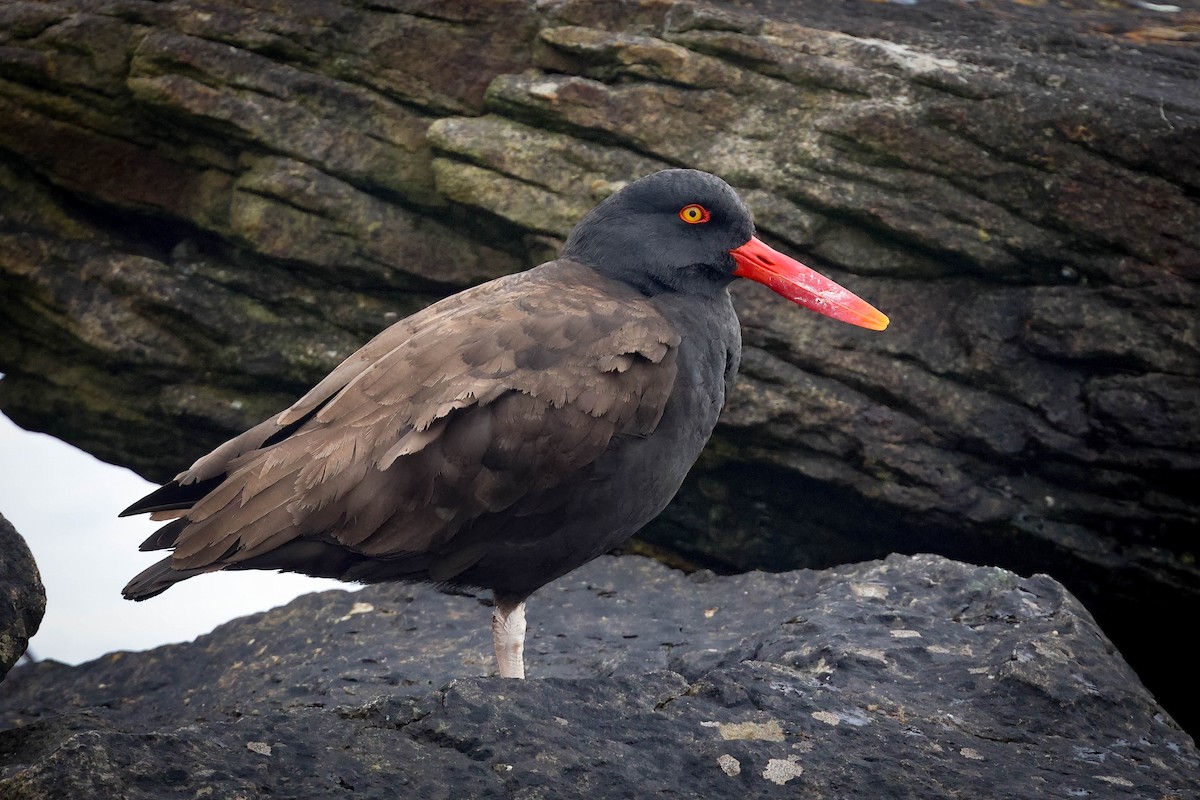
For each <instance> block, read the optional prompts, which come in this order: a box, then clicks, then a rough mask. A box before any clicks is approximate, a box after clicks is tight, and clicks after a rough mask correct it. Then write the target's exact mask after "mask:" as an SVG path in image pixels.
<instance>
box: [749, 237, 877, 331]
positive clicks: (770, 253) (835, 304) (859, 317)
mask: <svg viewBox="0 0 1200 800" xmlns="http://www.w3.org/2000/svg"><path fill="white" fill-rule="evenodd" d="M729 255H731V256H733V260H734V261H736V262H737V269H736V270H734V272H733V274H734V275H737V276H738V277H739V278H749V279H750V280H752V281H758V282H759V283H761V284H763V285H764V286H767V287H769V288H770V289H771V290H772V291H774V292H775V293H776V294H779V295H782V296H783V297H786V298H787V299H788V300H791V301H792V302H793V303H796V304H797V305H801V306H804V307H805V308H810V309H812V310H813V311H816V312H817V313H818V314H824V315H825V316H827V317H833V318H834V319H836V320H840V321H841V322H849V323H850V324H851V325H857V326H859V327H860V328H869V329H871V330H873V331H881V330H883V329H884V328H886V327H887V326H888V318H887V316H885V315H884V314H883V313H881V312H880V311H879V310H878V309H876V308H875V307H874V306H872V305H871V304H870V303H868V302H867V301H865V300H863V299H862V298H860V297H858V296H857V295H856V294H854V293H853V292H851V291H850V290H849V289H845V288H843V287H841V286H838V285H837V284H836V283H834V282H833V281H831V280H829V278H826V277H825V276H824V275H822V274H821V273H819V272H816V271H814V270H811V269H809V268H808V267H806V266H804V265H803V264H801V263H800V262H799V261H797V260H796V259H794V258H790V257H788V256H785V255H784V254H783V253H781V252H779V251H778V250H775V249H774V248H771V247H768V246H767V245H765V244H763V243H762V242H761V241H760V240H759V239H758V238H757V237H755V236H751V237H750V241H748V242H746V243H745V244H744V245H742V246H741V247H735V248H734V249H733V250H730V251H729Z"/></svg>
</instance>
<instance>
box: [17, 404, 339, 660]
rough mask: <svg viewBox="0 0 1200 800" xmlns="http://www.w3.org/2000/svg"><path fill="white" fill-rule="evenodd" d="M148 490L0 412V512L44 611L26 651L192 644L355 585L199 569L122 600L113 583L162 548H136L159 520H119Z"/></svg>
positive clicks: (86, 653)
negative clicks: (304, 598) (256, 616)
mask: <svg viewBox="0 0 1200 800" xmlns="http://www.w3.org/2000/svg"><path fill="white" fill-rule="evenodd" d="M185 466H187V465H186V464H183V465H181V468H182V467H185ZM154 487H155V485H154V484H151V483H148V482H147V481H145V480H144V479H142V478H141V477H139V476H138V475H135V474H134V473H133V472H130V471H129V470H127V469H124V468H122V467H114V466H112V465H111V464H105V463H104V462H102V461H99V460H98V459H96V458H93V457H92V456H90V455H88V454H87V453H84V452H83V451H81V450H77V449H75V448H74V447H71V446H70V445H67V444H64V443H63V442H60V441H59V440H57V439H54V438H53V437H50V436H47V435H45V434H40V433H29V432H27V431H24V430H22V429H21V428H19V427H17V426H16V425H15V424H14V423H13V422H12V421H11V420H9V419H8V418H7V417H5V416H3V415H0V514H3V515H4V516H5V517H7V518H8V521H9V522H11V523H12V525H13V527H15V528H16V529H17V532H18V533H20V534H21V535H22V536H23V537H24V538H25V542H26V543H27V544H28V545H29V549H30V550H31V551H32V552H33V557H34V559H35V560H36V561H37V565H38V568H39V569H40V570H41V573H42V582H43V583H44V584H45V586H46V617H45V619H43V620H42V626H41V629H40V630H39V631H38V633H37V635H36V636H35V637H34V638H33V641H32V642H31V643H30V646H29V649H30V650H31V651H32V653H33V655H34V656H36V657H37V658H39V659H45V658H53V659H55V660H57V661H63V662H66V663H68V664H78V663H81V662H83V661H89V660H91V659H93V658H96V657H98V656H101V655H103V654H105V653H108V652H111V651H114V650H146V649H149V648H151V647H155V646H157V645H160V644H165V643H167V642H183V641H190V640H192V639H194V638H196V637H197V636H199V635H200V634H202V633H207V632H208V631H210V630H212V629H213V628H214V627H216V626H217V625H219V624H220V623H222V622H226V621H228V620H230V619H234V618H235V617H240V616H244V615H246V614H250V613H253V612H255V611H265V610H267V609H269V608H273V607H275V606H278V605H282V604H284V603H286V602H287V601H289V600H291V599H292V598H294V597H296V596H297V595H301V594H304V593H306V592H312V591H320V590H324V589H331V588H340V589H352V588H354V585H352V584H344V583H340V582H338V581H332V580H321V579H317V578H308V577H305V576H302V575H280V574H278V573H274V572H258V571H249V572H231V573H216V574H212V575H200V576H197V577H195V578H192V579H191V580H187V581H184V582H183V583H179V584H176V585H175V586H174V587H172V588H171V589H169V590H168V591H167V592H165V593H164V594H161V595H159V596H158V597H155V598H152V599H150V600H146V601H143V602H140V603H134V602H131V601H129V600H125V599H123V598H122V597H121V587H123V586H124V585H125V584H126V583H127V582H128V581H129V579H130V578H132V577H133V576H134V575H136V574H137V573H138V572H140V571H141V570H142V569H144V568H145V567H147V566H148V565H150V564H151V563H153V562H154V561H157V560H158V559H160V558H162V557H163V555H165V553H140V552H138V549H137V548H138V545H139V544H141V542H142V540H143V539H145V538H146V537H147V536H149V535H150V534H151V533H152V532H153V531H154V530H155V528H157V527H158V524H157V523H153V522H150V521H148V520H146V519H144V518H143V517H127V518H125V519H118V518H117V514H118V512H120V511H121V509H123V508H125V507H126V506H128V505H129V504H130V503H132V502H133V501H134V500H137V499H138V498H139V497H142V496H143V495H145V494H146V493H148V492H149V491H151V490H152V489H154Z"/></svg>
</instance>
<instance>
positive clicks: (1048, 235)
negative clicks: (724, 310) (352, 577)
mask: <svg viewBox="0 0 1200 800" xmlns="http://www.w3.org/2000/svg"><path fill="white" fill-rule="evenodd" d="M1196 22H1197V20H1196V18H1195V16H1194V15H1192V14H1190V12H1180V13H1178V14H1170V13H1167V12H1161V11H1159V12H1156V11H1152V10H1137V9H1124V10H1121V11H1120V12H1119V13H1118V12H1108V11H1101V10H1093V9H1089V8H1059V7H1042V8H1025V7H1022V6H1019V5H1016V4H1013V5H1008V4H1003V5H1002V4H983V3H977V4H971V5H970V6H969V7H961V6H958V5H954V4H949V3H941V2H923V3H921V4H918V5H916V6H898V5H896V6H891V5H882V4H862V5H857V4H849V5H848V4H837V5H836V6H834V5H831V4H812V5H811V6H810V5H809V4H795V3H771V2H760V3H742V4H701V3H688V2H680V3H667V2H656V1H654V0H643V1H642V2H627V3H620V4H612V3H599V2H560V3H533V2H515V0H513V1H510V2H494V3H487V4H480V3H474V2H460V3H439V4H428V3H424V2H401V1H397V2H381V3H371V4H367V5H365V6H364V5H360V4H354V3H348V2H343V3H339V2H332V1H329V2H322V1H320V0H314V1H313V2H305V3H297V4H268V3H258V2H253V1H252V0H245V2H240V3H219V4H213V3H205V2H200V1H199V0H179V1H177V2H158V3H150V2H136V1H134V0H126V1H124V2H122V1H121V0H112V1H111V2H101V3H96V2H82V0H80V1H78V2H69V1H63V2H42V3H11V4H7V5H5V6H3V7H0V121H2V123H0V288H2V289H3V291H2V292H0V371H3V372H4V373H5V378H4V380H3V381H2V382H0V408H2V409H3V410H4V412H5V413H6V414H8V415H10V416H11V417H12V418H13V419H15V420H16V421H18V422H19V423H21V424H22V425H25V426H27V427H31V428H35V429H40V430H46V431H48V432H51V433H53V434H55V435H57V436H59V437H61V438H63V439H65V440H67V441H70V442H73V443H75V444H77V445H79V446H81V447H83V448H85V449H87V450H89V451H90V452H93V453H95V454H96V455H98V456H100V457H102V458H105V459H107V460H110V461H115V462H119V463H122V464H126V465H130V466H133V467H134V468H136V469H138V470H139V471H141V472H142V473H143V474H145V475H147V476H149V477H153V478H157V479H164V478H168V477H170V476H171V475H172V474H173V473H174V472H175V471H176V470H177V469H178V468H180V467H181V466H182V465H185V464H187V463H190V461H191V460H192V459H193V458H195V457H196V456H197V455H199V454H201V453H202V452H204V451H206V450H207V449H208V448H209V447H210V446H212V445H213V444H215V443H216V442H218V441H219V440H221V439H223V438H225V437H227V436H228V435H230V434H233V433H236V432H238V431H239V430H241V429H243V428H244V427H245V426H247V425H249V424H252V423H254V422H257V421H258V420H259V419H261V418H263V417H265V416H266V415H268V414H270V413H273V412H274V411H276V410H278V409H279V408H281V407H283V406H284V405H286V404H287V403H289V402H291V400H292V399H294V397H295V396H296V395H297V394H299V393H300V392H302V391H303V390H304V389H305V388H307V387H308V386H309V385H310V384H311V383H312V382H313V381H315V380H316V379H318V378H319V377H320V376H321V375H322V374H323V373H324V372H325V371H326V370H327V369H329V368H330V367H332V366H333V365H334V364H336V363H337V362H338V361H339V360H340V359H341V358H343V357H344V356H346V355H347V354H349V353H350V352H352V350H353V349H354V348H355V347H356V346H357V345H358V344H360V343H361V342H363V341H364V340H365V339H366V338H368V337H369V336H370V335H372V334H373V333H375V332H377V331H378V330H379V329H381V328H382V327H384V326H385V325H387V324H388V323H389V322H391V321H394V320H395V319H397V318H398V317H400V316H403V315H405V314H407V313H409V312H411V311H413V310H415V309H417V308H419V307H421V306H422V305H424V304H426V303H428V302H430V301H431V300H433V299H435V298H437V297H439V296H441V295H443V294H446V293H449V292H451V291H454V290H457V289H459V288H461V287H463V286H466V285H469V284H471V283H475V282H478V281H482V280H484V279H487V278H490V277H493V276H496V275H500V274H503V273H507V272H511V271H514V270H517V269H522V268H524V267H526V266H530V265H532V264H534V263H537V262H538V261H539V260H543V259H545V258H547V257H549V256H550V255H552V254H553V252H554V250H555V248H556V247H557V245H558V244H559V243H560V242H561V240H562V239H563V237H564V236H565V235H566V233H567V231H568V230H569V229H570V227H571V225H572V224H573V223H574V222H575V221H576V220H577V219H578V218H579V217H580V216H581V215H582V214H583V213H584V212H585V211H586V210H587V209H588V208H590V207H591V206H592V205H594V203H595V202H596V201H597V200H598V199H600V198H601V197H603V196H605V195H606V194H608V193H610V192H611V191H612V190H613V189H614V188H615V187H617V186H619V185H620V184H621V182H623V181H626V180H628V179H630V178H632V177H635V176H639V175H642V174H644V173H647V172H650V171H652V170H655V169H659V168H662V167H666V166H678V165H685V166H692V167H697V168H701V169H705V170H708V171H712V172H715V173H717V174H720V175H721V176H722V177H724V178H726V179H728V180H729V181H730V182H731V183H733V184H734V185H735V186H736V187H738V188H739V190H740V191H742V193H743V194H744V196H745V197H746V199H747V201H748V203H749V204H750V206H751V207H752V209H753V211H754V212H755V215H756V219H757V222H758V225H759V229H760V232H761V235H762V236H763V237H764V238H765V239H767V240H768V241H770V242H771V243H772V244H774V245H777V246H778V247H780V248H782V249H785V250H787V251H789V252H791V253H794V254H796V255H798V256H800V257H801V258H802V259H803V260H806V261H808V262H809V263H810V265H811V266H813V267H815V268H818V269H820V270H822V271H825V272H827V273H828V274H830V275H831V276H832V277H834V278H835V279H837V280H838V281H839V282H842V283H844V284H845V285H847V286H848V287H849V288H851V289H852V290H854V291H855V292H857V293H858V294H860V295H861V296H863V297H865V298H867V299H869V300H871V301H872V302H873V303H874V304H875V305H877V306H878V307H879V308H881V309H882V310H884V311H885V312H887V313H888V314H889V315H890V316H891V317H892V319H893V326H892V328H891V329H889V331H888V332H887V333H885V334H883V335H877V334H872V333H869V332H863V331H856V330H852V329H850V328H848V327H846V326H838V325H835V324H832V323H829V322H827V321H822V320H819V319H817V318H815V317H813V316H811V315H804V314H801V313H798V312H797V311H796V310H795V309H793V308H791V307H787V306H786V305H785V304H783V303H781V302H780V301H779V300H778V299H777V298H775V297H774V296H772V295H771V294H770V293H769V292H766V291H765V290H760V288H759V287H754V286H737V287H735V290H734V291H735V301H736V303H737V305H738V308H739V313H740V314H741V317H742V320H743V322H744V326H745V339H746V344H747V351H746V354H745V358H744V366H743V376H742V378H741V381H740V385H739V387H738V391H737V393H736V396H735V397H734V399H733V401H732V404H731V407H730V408H729V409H728V410H727V413H726V416H725V421H724V423H723V425H722V427H721V428H720V429H719V431H718V433H717V436H716V437H715V440H714V441H713V443H712V445H711V446H710V448H709V450H708V451H707V454H706V456H705V457H704V459H703V460H702V462H701V465H700V466H699V468H698V469H697V470H696V471H695V472H694V474H693V475H692V477H691V479H690V480H689V482H688V483H687V485H686V487H685V489H684V490H683V491H682V493H681V495H680V497H679V498H678V499H677V501H676V503H675V504H674V505H673V506H672V507H671V509H670V510H669V511H668V512H667V513H666V514H665V515H664V517H663V518H662V519H661V520H660V521H659V522H657V523H656V524H655V525H653V526H652V527H651V528H650V529H648V530H647V531H646V532H645V533H644V535H643V541H644V542H647V543H649V544H650V545H653V546H655V547H657V548H659V549H660V550H662V551H665V552H667V553H669V554H672V555H673V556H675V557H679V558H682V559H683V560H685V561H687V562H690V563H692V564H701V565H705V566H709V567H712V568H715V569H719V570H725V571H738V570H744V569H748V568H753V567H761V568H768V569H777V570H778V569H786V568H792V567H798V566H823V565H828V564H833V563H839V562H844V561H851V560H857V559H862V558H870V557H876V556H880V555H883V554H885V553H887V552H890V551H903V552H918V551H936V552H940V553H944V554H947V555H950V556H954V557H957V558H961V559H966V560H971V561H975V562H979V563H988V564H999V565H1002V566H1006V567H1009V568H1012V569H1015V570H1017V571H1019V572H1023V573H1026V574H1029V573H1032V572H1036V571H1042V572H1049V573H1051V574H1053V575H1055V576H1056V577H1057V578H1059V579H1060V580H1062V581H1063V582H1064V583H1066V584H1067V585H1068V586H1069V587H1070V588H1071V589H1072V590H1073V591H1075V592H1076V593H1077V594H1078V595H1079V596H1080V597H1081V599H1082V600H1083V601H1084V602H1085V603H1086V604H1087V605H1088V606H1089V608H1091V609H1092V610H1093V611H1094V612H1095V613H1096V614H1097V616H1098V618H1099V620H1100V622H1101V624H1102V625H1104V626H1105V628H1106V630H1108V631H1109V632H1110V634H1111V635H1112V636H1113V637H1114V639H1115V640H1116V641H1117V643H1118V645H1119V646H1120V647H1121V648H1122V649H1123V651H1124V652H1125V653H1126V654H1127V656H1128V657H1129V658H1130V660H1131V662H1132V663H1133V664H1134V666H1135V667H1136V668H1138V669H1139V670H1140V672H1141V674H1142V675H1143V676H1145V677H1146V679H1147V680H1148V681H1149V683H1150V685H1151V688H1152V689H1154V690H1155V691H1156V692H1157V693H1158V694H1159V696H1160V697H1161V698H1162V699H1163V701H1164V703H1165V704H1166V705H1167V707H1168V709H1169V710H1171V711H1172V712H1173V713H1175V714H1176V715H1178V716H1180V717H1181V718H1184V719H1193V720H1195V719H1200V715H1197V714H1196V712H1195V710H1194V709H1192V708H1191V707H1190V706H1189V705H1188V703H1189V698H1190V696H1191V693H1190V692H1182V691H1179V690H1178V688H1177V687H1178V685H1180V683H1181V682H1182V680H1183V679H1184V678H1185V677H1186V676H1185V672H1186V670H1183V668H1182V667H1178V666H1176V665H1177V664H1178V663H1179V662H1178V661H1177V660H1174V659H1163V658H1161V657H1160V655H1161V652H1162V649H1163V642H1164V641H1167V640H1169V638H1171V637H1174V636H1177V635H1178V630H1177V629H1178V624H1177V622H1176V621H1177V620H1179V619H1181V618H1182V619H1190V618H1191V617H1192V616H1193V615H1195V614H1197V613H1200V574H1198V572H1197V568H1196V566H1195V559H1194V556H1193V553H1194V550H1193V548H1194V542H1193V537H1194V534H1195V532H1196V530H1197V522H1198V521H1200V495H1197V494H1196V493H1195V491H1194V484H1195V479H1196V475H1197V470H1198V469H1200V407H1198V406H1200V357H1198V345H1197V341H1198V339H1200V336H1198V334H1200V314H1198V313H1197V306H1198V305H1200V304H1198V302H1197V300H1198V297H1200V291H1198V288H1197V275H1198V273H1200V224H1198V223H1200V205H1198V202H1197V196H1198V194H1197V190H1198V188H1200V147H1197V141H1198V134H1197V127H1198V123H1200V55H1198V54H1197V49H1196V47H1195V42H1194V41H1193V40H1191V39H1189V38H1188V37H1189V36H1190V34H1189V33H1188V31H1189V27H1188V26H1189V25H1194V24H1196ZM1175 670H1182V671H1180V672H1174V671H1175Z"/></svg>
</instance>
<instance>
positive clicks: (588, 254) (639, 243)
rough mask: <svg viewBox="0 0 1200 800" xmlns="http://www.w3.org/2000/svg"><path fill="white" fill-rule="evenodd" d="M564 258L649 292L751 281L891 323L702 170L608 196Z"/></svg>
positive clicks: (857, 321)
mask: <svg viewBox="0 0 1200 800" xmlns="http://www.w3.org/2000/svg"><path fill="white" fill-rule="evenodd" d="M563 256H564V257H565V258H570V259H572V260H575V261H579V262H582V263H584V264H587V265H589V266H591V267H593V268H594V269H596V270H598V271H600V272H602V273H604V274H605V275H608V276H610V277H613V278H617V279H619V280H622V281H625V282H627V283H630V284H632V285H633V286H635V287H637V288H638V289H639V290H641V291H642V292H644V293H645V294H648V295H654V294H659V293H662V292H680V293H684V294H707V293H712V292H715V291H723V290H724V289H725V287H726V286H728V284H729V283H730V282H731V281H733V280H734V279H735V278H749V279H750V280H753V281H757V282H758V283H762V284H764V285H766V286H768V287H769V288H771V289H772V290H773V291H775V292H776V293H778V294H780V295H782V296H783V297H786V298H787V299H789V300H791V301H792V302H794V303H797V304H798V305H802V306H804V307H806V308H810V309H812V310H814V311H817V312H818V313H821V314H824V315H826V316H829V317H833V318H834V319H838V320H841V321H843V322H849V323H851V324H853V325H858V326H861V327H864V328H870V329H872V330H883V329H884V328H886V327H887V324H888V318H887V317H886V316H884V315H883V314H881V313H880V312H879V311H877V310H876V309H875V308H873V307H872V306H871V305H870V304H868V303H866V302H865V301H863V300H861V299H859V298H858V297H856V296H855V295H854V294H852V293H851V292H850V291H848V290H846V289H844V288H842V287H841V286H839V285H838V284H836V283H834V282H833V281H831V280H829V279H828V278H826V277H824V276H823V275H821V274H819V273H817V272H815V271H813V270H811V269H809V268H808V267H806V266H804V265H803V264H801V263H800V262H799V261H796V260H795V259H793V258H790V257H789V256H786V255H784V254H782V253H780V252H778V251H777V250H774V249H772V248H771V247H768V246H767V245H766V244H764V243H763V242H762V241H761V240H759V239H758V238H756V237H755V236H754V222H753V220H752V218H751V216H750V211H749V210H748V209H747V208H746V205H745V203H743V202H742V200H741V198H740V197H738V195H737V193H736V192H735V191H734V190H733V188H732V187H731V186H730V185H729V184H727V183H726V182H725V181H723V180H721V179H720V178H718V177H716V176H715V175H710V174H708V173H707V172H700V171H698V170H692V169H669V170H663V171H662V172H656V173H654V174H653V175H648V176H647V177H645V178H642V179H640V180H637V181H634V182H633V183H631V184H629V185H628V186H626V187H624V188H623V189H621V190H620V191H618V192H616V193H615V194H613V195H612V196H610V197H608V198H607V199H606V200H604V201H603V202H602V203H600V204H599V205H598V206H596V207H595V208H594V209H592V210H591V211H590V212H589V213H588V214H587V216H585V217H584V218H583V220H582V221H581V222H580V223H579V225H577V226H576V227H575V230H574V231H572V232H571V235H570V237H569V238H568V239H567V243H566V246H565V247H564V248H563Z"/></svg>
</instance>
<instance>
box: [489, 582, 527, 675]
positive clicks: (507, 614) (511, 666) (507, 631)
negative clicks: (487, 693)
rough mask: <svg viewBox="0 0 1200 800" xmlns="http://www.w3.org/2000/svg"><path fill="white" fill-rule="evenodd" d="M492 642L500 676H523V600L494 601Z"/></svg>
mask: <svg viewBox="0 0 1200 800" xmlns="http://www.w3.org/2000/svg"><path fill="white" fill-rule="evenodd" d="M492 643H493V644H494V645H495V646H496V663H497V664H499V666H500V677H501V678H524V677H525V602H524V601H522V602H520V603H515V604H514V603H501V602H500V601H499V600H497V601H496V605H495V608H494V610H493V611H492Z"/></svg>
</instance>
